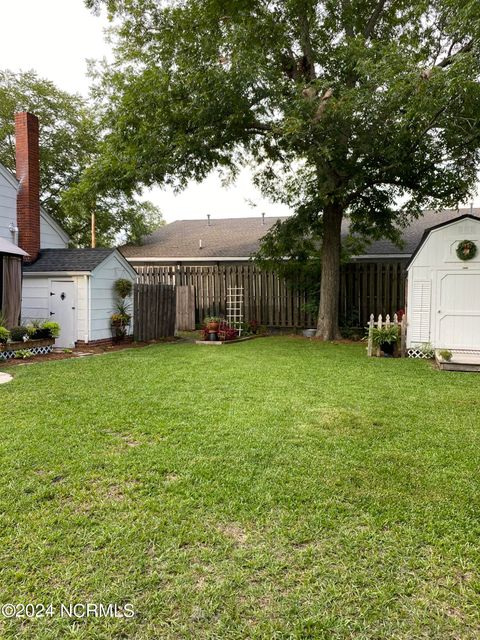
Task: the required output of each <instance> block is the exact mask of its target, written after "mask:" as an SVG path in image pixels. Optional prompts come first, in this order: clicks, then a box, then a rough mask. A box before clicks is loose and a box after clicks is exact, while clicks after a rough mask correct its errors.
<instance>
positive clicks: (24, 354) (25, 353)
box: [15, 349, 33, 360]
mask: <svg viewBox="0 0 480 640" xmlns="http://www.w3.org/2000/svg"><path fill="white" fill-rule="evenodd" d="M32 357H33V352H32V351H30V349H18V351H15V358H21V359H22V360H26V359H27V358H32Z"/></svg>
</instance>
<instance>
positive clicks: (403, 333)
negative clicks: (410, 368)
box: [400, 314, 407, 358]
mask: <svg viewBox="0 0 480 640" xmlns="http://www.w3.org/2000/svg"><path fill="white" fill-rule="evenodd" d="M406 355H407V316H406V315H405V314H403V316H402V320H401V322H400V357H401V358H405V356H406Z"/></svg>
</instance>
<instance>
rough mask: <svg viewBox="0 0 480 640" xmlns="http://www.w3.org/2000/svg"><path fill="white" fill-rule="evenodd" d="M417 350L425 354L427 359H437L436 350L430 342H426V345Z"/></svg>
mask: <svg viewBox="0 0 480 640" xmlns="http://www.w3.org/2000/svg"><path fill="white" fill-rule="evenodd" d="M417 348H418V350H419V351H420V352H421V353H423V355H424V356H425V358H433V357H435V349H434V348H433V347H432V345H431V344H430V342H426V343H425V344H422V345H421V346H419V347H417Z"/></svg>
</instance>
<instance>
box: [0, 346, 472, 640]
mask: <svg viewBox="0 0 480 640" xmlns="http://www.w3.org/2000/svg"><path fill="white" fill-rule="evenodd" d="M9 371H10V372H12V369H9ZM13 371H14V375H15V379H14V381H13V382H12V383H9V384H7V385H3V386H2V387H0V447H1V474H0V485H1V504H0V510H1V520H0V523H1V532H0V535H1V541H0V544H1V556H0V601H1V602H3V603H29V602H32V603H37V604H38V603H41V604H42V603H43V604H45V605H48V604H49V603H52V604H53V606H54V608H55V611H57V612H58V607H59V605H60V603H87V602H89V603H107V604H108V603H116V604H117V605H119V606H123V605H125V604H126V603H131V604H132V605H133V607H134V609H135V617H134V618H131V619H126V618H105V617H89V618H79V619H76V620H72V619H68V618H62V617H60V616H59V615H58V613H56V614H55V615H53V616H51V617H49V616H47V617H45V618H41V619H26V618H21V619H15V620H14V619H12V620H6V619H1V620H0V637H1V638H15V639H16V638H32V639H35V640H43V639H50V638H51V639H53V638H55V639H57V638H58V639H64V638H88V639H91V638H93V639H95V640H97V639H100V640H101V639H117V638H128V639H136V640H137V639H138V640H144V639H147V638H148V639H163V638H166V639H173V638H175V639H180V638H181V639H184V638H186V639H189V638H192V639H193V638H194V639H204V638H218V639H221V640H224V639H225V640H228V639H234V638H268V639H270V638H275V639H286V638H299V639H300V638H302V639H303V638H312V639H328V640H330V639H347V638H351V639H355V640H361V639H368V640H373V639H375V640H377V639H388V640H392V639H402V640H414V639H415V640H417V639H421V638H432V639H433V638H434V639H441V640H444V639H449V638H452V639H453V638H455V639H461V640H468V639H470V638H472V639H474V638H478V637H480V575H479V566H480V565H479V563H480V558H479V549H480V468H479V467H480V465H479V458H480V377H479V376H477V375H475V374H455V373H447V372H439V371H437V370H435V369H434V368H433V367H432V365H431V364H430V363H428V362H425V361H418V360H388V359H376V358H372V359H367V358H366V356H365V347H364V345H344V344H338V345H335V344H321V343H318V342H315V341H308V340H303V339H300V338H266V339H261V340H255V341H250V342H245V343H240V344H236V345H230V346H228V347H220V348H209V347H201V346H197V345H193V344H164V345H158V346H152V347H148V348H145V349H137V350H129V351H123V352H117V353H114V354H110V355H105V356H95V357H90V358H82V359H80V358H79V359H74V360H65V361H57V362H51V363H45V364H36V365H31V366H30V365H29V366H20V367H17V368H15V369H14V370H13Z"/></svg>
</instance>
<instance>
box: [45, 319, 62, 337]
mask: <svg viewBox="0 0 480 640" xmlns="http://www.w3.org/2000/svg"><path fill="white" fill-rule="evenodd" d="M41 329H42V330H44V331H48V336H47V337H48V338H58V336H59V335H60V325H59V324H58V322H52V321H51V320H47V322H44V323H42V326H41Z"/></svg>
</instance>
